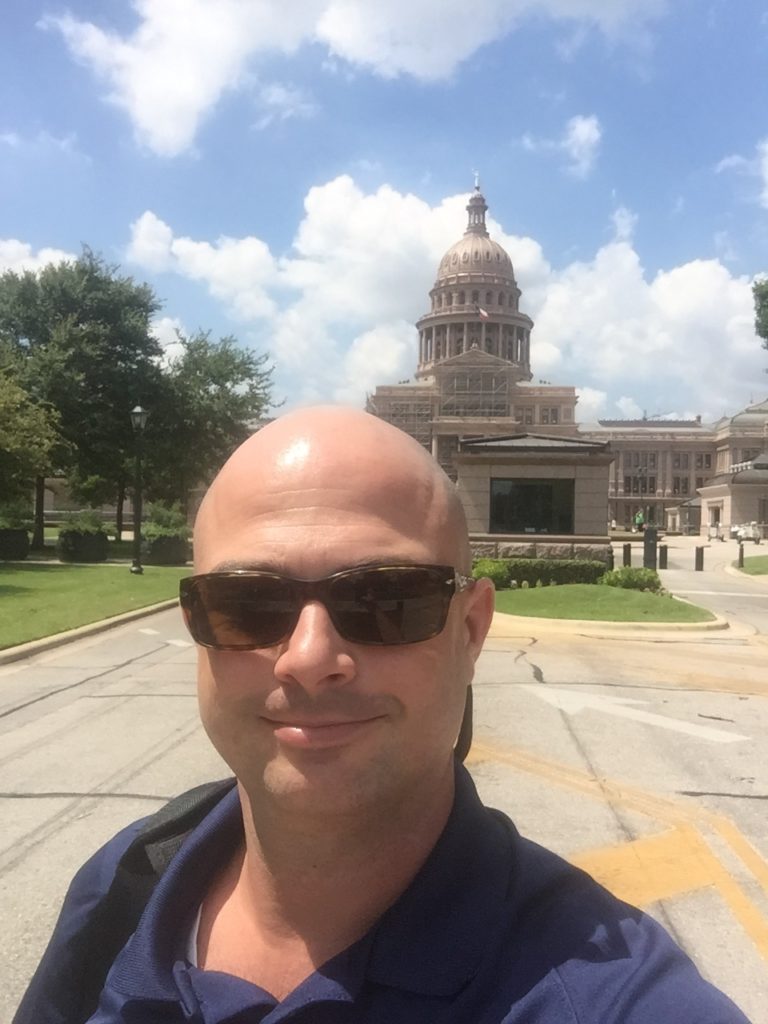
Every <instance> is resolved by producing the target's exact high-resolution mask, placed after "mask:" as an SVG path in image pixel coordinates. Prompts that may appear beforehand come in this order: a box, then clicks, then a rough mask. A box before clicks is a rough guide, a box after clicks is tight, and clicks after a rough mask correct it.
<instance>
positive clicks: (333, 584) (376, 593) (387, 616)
mask: <svg viewBox="0 0 768 1024" xmlns="http://www.w3.org/2000/svg"><path fill="white" fill-rule="evenodd" d="M453 592H454V570H453V569H452V568H450V567H444V566H420V565H408V566H390V567H382V568H380V569H379V568H373V569H350V570H348V571H346V572H341V573H338V574H336V575H334V576H331V577H330V578H328V579H326V580H319V581H317V582H316V583H312V582H307V583H302V582H299V581H296V580H289V579H285V578H283V577H280V576H272V575H269V574H268V573H259V572H245V573H243V574H242V575H239V574H229V573H222V574H218V573H211V574H210V575H203V576H192V577H188V578H187V579H185V580H182V583H181V588H180V594H181V607H182V610H183V612H184V616H185V618H186V620H187V626H188V628H189V631H190V633H191V634H192V638H193V639H194V640H195V641H196V642H197V643H198V644H202V646H204V647H214V648H216V649H218V650H223V651H251V650H254V649H255V648H257V647H270V646H271V645H272V644H276V643H279V642H280V641H281V640H284V639H285V638H286V637H287V636H289V635H290V633H291V631H292V630H293V629H294V627H295V626H296V622H297V621H298V617H299V614H300V612H301V608H302V606H303V604H304V602H305V601H308V600H312V599H318V600H320V601H322V603H323V604H324V605H325V607H326V609H327V610H328V614H329V615H330V617H331V619H332V621H333V624H334V626H335V628H336V629H337V631H338V632H339V634H340V635H341V636H342V637H344V639H345V640H349V641H351V642H352V643H358V644H382V645H384V644H414V643H419V642H420V641H422V640H429V639H430V638H431V637H433V636H437V634H438V633H439V632H440V631H441V630H442V629H443V627H444V626H445V621H446V618H447V615H448V608H449V606H450V603H451V597H452V596H453Z"/></svg>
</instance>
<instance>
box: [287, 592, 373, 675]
mask: <svg viewBox="0 0 768 1024" xmlns="http://www.w3.org/2000/svg"><path fill="white" fill-rule="evenodd" d="M356 672H357V668H356V665H355V661H354V658H353V656H352V654H351V653H350V651H349V645H348V643H347V642H346V641H345V640H344V639H343V638H342V637H340V636H339V634H338V633H337V632H336V629H335V627H334V625H333V622H332V621H331V617H330V615H329V614H328V611H327V609H326V608H325V606H324V605H322V604H321V603H320V602H319V601H309V602H307V604H305V605H304V607H303V608H302V609H301V612H300V614H299V619H298V622H297V623H296V626H295V628H294V630H293V632H292V633H291V635H290V636H289V637H288V639H287V640H285V641H284V644H283V649H282V651H281V652H280V655H279V656H278V659H277V661H276V662H275V668H274V673H275V677H276V678H277V679H280V680H282V681H288V680H292V681H294V682H296V683H298V684H299V685H300V686H303V687H304V688H314V687H325V686H343V685H344V684H345V683H348V682H349V681H350V680H352V679H354V677H355V675H356Z"/></svg>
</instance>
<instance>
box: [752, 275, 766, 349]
mask: <svg viewBox="0 0 768 1024" xmlns="http://www.w3.org/2000/svg"><path fill="white" fill-rule="evenodd" d="M752 294H753V296H754V298H755V333H756V334H757V336H758V337H759V338H762V339H763V347H764V348H768V278H764V279H763V280H762V281H755V283H754V284H753V285H752Z"/></svg>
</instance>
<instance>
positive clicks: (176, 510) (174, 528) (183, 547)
mask: <svg viewBox="0 0 768 1024" xmlns="http://www.w3.org/2000/svg"><path fill="white" fill-rule="evenodd" d="M191 532H192V531H191V530H190V528H189V526H188V525H187V518H186V516H185V515H184V513H183V512H182V511H181V507H180V506H179V504H178V503H176V504H174V505H164V504H161V503H159V502H158V503H156V504H154V505H153V506H152V510H151V511H150V513H149V521H148V522H147V523H145V524H144V525H143V526H142V528H141V533H142V537H143V539H144V544H143V546H142V552H143V557H144V560H145V561H146V562H147V564H149V565H184V563H185V562H187V561H188V560H189V557H190V554H191V552H190V550H189V538H190V534H191Z"/></svg>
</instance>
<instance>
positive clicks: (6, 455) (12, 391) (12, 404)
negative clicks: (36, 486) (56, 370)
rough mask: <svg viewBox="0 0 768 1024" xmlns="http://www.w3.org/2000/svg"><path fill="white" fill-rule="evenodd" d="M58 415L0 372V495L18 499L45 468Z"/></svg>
mask: <svg viewBox="0 0 768 1024" xmlns="http://www.w3.org/2000/svg"><path fill="white" fill-rule="evenodd" d="M56 427H57V416H56V414H55V412H54V411H53V410H51V409H49V408H46V407H45V406H42V405H38V404H36V403H35V402H33V401H32V399H31V398H30V396H29V395H28V394H27V392H26V391H24V389H23V388H21V387H19V385H18V384H16V383H15V382H14V381H13V380H11V379H10V377H9V376H8V374H7V373H5V372H0V498H2V500H3V501H7V500H8V499H13V498H17V497H19V496H21V495H23V494H24V492H25V490H26V491H28V489H29V483H30V481H31V480H32V479H33V478H34V477H35V476H36V475H37V474H39V473H42V472H44V471H45V469H46V468H47V466H48V465H49V463H50V456H51V451H52V449H53V448H54V446H55V445H56V442H57V430H56Z"/></svg>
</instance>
